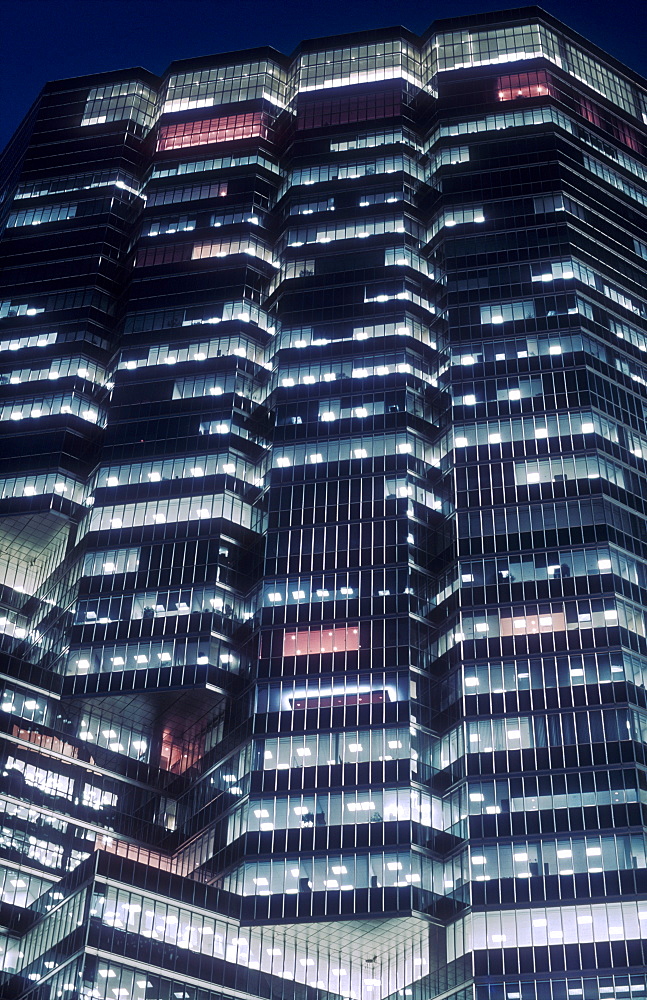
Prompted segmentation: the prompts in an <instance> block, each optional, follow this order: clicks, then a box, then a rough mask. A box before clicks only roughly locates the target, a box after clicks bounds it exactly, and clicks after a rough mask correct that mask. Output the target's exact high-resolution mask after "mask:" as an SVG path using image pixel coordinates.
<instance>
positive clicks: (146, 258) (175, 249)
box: [135, 243, 193, 267]
mask: <svg viewBox="0 0 647 1000" xmlns="http://www.w3.org/2000/svg"><path fill="white" fill-rule="evenodd" d="M192 252H193V244H192V243H173V244H171V245H170V246H166V247H149V248H147V249H146V250H140V251H139V252H138V253H137V258H136V260H135V267H152V266H153V265H154V264H174V263H175V262H176V261H178V260H191V254H192Z"/></svg>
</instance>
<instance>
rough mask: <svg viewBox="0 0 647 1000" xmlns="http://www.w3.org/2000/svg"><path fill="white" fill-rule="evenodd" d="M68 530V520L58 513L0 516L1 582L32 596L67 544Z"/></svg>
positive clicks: (45, 512) (51, 511)
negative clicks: (51, 560) (53, 560)
mask: <svg viewBox="0 0 647 1000" xmlns="http://www.w3.org/2000/svg"><path fill="white" fill-rule="evenodd" d="M68 531H69V521H68V519H67V518H66V517H65V516H64V515H63V514H59V513H58V511H53V510H47V511H38V512H34V513H31V514H13V515H8V516H6V517H0V581H1V582H3V583H5V584H6V585H7V586H8V587H13V588H15V589H18V588H20V589H21V590H23V591H24V592H25V593H27V594H33V592H34V590H35V589H36V588H37V587H38V586H39V585H40V583H41V582H42V580H41V576H42V571H43V570H44V569H45V568H46V567H47V565H48V563H49V559H50V557H51V556H53V555H54V554H55V553H57V552H58V551H59V550H60V549H61V548H62V547H63V546H64V545H65V543H66V541H67V536H68Z"/></svg>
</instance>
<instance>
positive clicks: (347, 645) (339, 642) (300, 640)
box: [283, 626, 359, 656]
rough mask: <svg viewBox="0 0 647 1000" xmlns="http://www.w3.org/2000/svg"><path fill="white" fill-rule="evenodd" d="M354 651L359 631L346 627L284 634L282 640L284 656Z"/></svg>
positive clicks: (304, 630)
mask: <svg viewBox="0 0 647 1000" xmlns="http://www.w3.org/2000/svg"><path fill="white" fill-rule="evenodd" d="M355 649H359V629H358V628H350V627H348V626H343V627H338V628H333V629H319V630H314V629H311V630H308V629H302V630H300V631H298V632H286V633H285V636H284V639H283V655H284V656H304V655H310V654H317V653H337V652H341V651H342V650H355Z"/></svg>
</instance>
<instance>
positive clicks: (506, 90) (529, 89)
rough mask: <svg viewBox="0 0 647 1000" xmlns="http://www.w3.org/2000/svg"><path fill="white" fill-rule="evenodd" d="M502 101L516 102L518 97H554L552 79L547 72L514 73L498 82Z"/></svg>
mask: <svg viewBox="0 0 647 1000" xmlns="http://www.w3.org/2000/svg"><path fill="white" fill-rule="evenodd" d="M497 91H498V97H499V100H500V101H515V100H516V99H517V98H518V97H547V96H548V95H549V94H550V95H552V93H553V88H552V84H551V80H550V77H549V75H548V73H547V72H546V71H545V70H542V69H540V70H537V72H536V73H513V74H511V75H510V76H500V77H499V79H498V80H497Z"/></svg>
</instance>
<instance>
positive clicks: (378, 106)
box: [297, 91, 402, 130]
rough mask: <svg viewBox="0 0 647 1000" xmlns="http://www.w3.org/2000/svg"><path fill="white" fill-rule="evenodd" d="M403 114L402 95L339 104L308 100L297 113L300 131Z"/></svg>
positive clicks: (373, 96) (346, 100) (368, 96)
mask: <svg viewBox="0 0 647 1000" xmlns="http://www.w3.org/2000/svg"><path fill="white" fill-rule="evenodd" d="M400 114H402V105H401V98H400V93H399V91H397V92H396V91H387V92H386V93H382V94H359V95H355V96H353V97H351V96H350V95H349V96H347V97H340V98H337V99H336V100H321V99H320V98H318V99H316V100H313V99H307V98H306V99H305V100H303V101H302V103H301V104H300V105H299V108H298V110H297V129H299V130H302V129H310V128H322V127H323V126H326V125H349V124H351V123H352V122H365V121H375V120H376V119H379V118H394V117H396V116H397V115H400Z"/></svg>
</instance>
